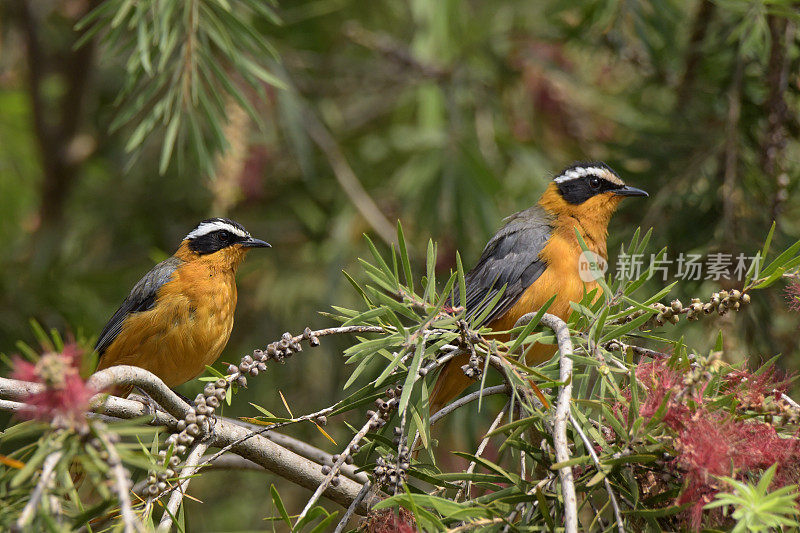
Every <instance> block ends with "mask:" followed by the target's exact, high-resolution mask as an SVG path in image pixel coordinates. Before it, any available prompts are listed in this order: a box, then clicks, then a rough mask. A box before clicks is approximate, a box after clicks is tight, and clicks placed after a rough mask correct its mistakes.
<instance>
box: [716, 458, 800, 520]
mask: <svg viewBox="0 0 800 533" xmlns="http://www.w3.org/2000/svg"><path fill="white" fill-rule="evenodd" d="M776 466H777V465H773V466H771V467H769V469H768V470H767V471H766V472H764V475H763V476H761V479H760V480H759V481H758V484H756V485H752V484H750V483H746V482H743V481H738V480H736V479H731V478H724V480H725V481H726V482H727V483H728V484H729V485H730V487H731V489H732V491H731V492H720V493H719V494H717V498H716V500H715V501H713V502H711V503H709V504H708V505H706V509H713V508H716V507H732V508H733V512H732V513H731V517H732V518H733V519H734V520H736V527H734V528H733V529H732V530H731V531H734V532H736V533H738V532H740V531H756V532H760V531H775V530H780V529H782V528H784V527H795V528H796V527H800V522H798V521H797V519H798V517H800V513H798V510H797V498H798V496H800V495H798V493H797V485H787V486H784V487H780V488H779V489H777V490H774V491H772V492H770V490H769V487H770V484H771V483H772V478H773V477H774V476H775V468H776Z"/></svg>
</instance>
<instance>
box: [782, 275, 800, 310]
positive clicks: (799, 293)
mask: <svg viewBox="0 0 800 533" xmlns="http://www.w3.org/2000/svg"><path fill="white" fill-rule="evenodd" d="M785 292H786V305H787V306H788V307H789V310H791V311H798V312H800V281H798V280H793V281H792V282H791V283H789V285H787V286H786V291H785Z"/></svg>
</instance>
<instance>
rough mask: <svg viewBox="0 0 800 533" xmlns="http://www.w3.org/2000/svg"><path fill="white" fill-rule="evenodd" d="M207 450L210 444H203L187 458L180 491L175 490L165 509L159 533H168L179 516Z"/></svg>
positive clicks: (196, 447)
mask: <svg viewBox="0 0 800 533" xmlns="http://www.w3.org/2000/svg"><path fill="white" fill-rule="evenodd" d="M207 449H208V444H206V443H203V442H201V443H200V444H198V445H197V446H195V447H194V449H193V450H192V452H191V453H190V454H189V457H187V458H186V464H185V465H184V467H183V470H181V475H180V480H179V481H178V484H177V486H176V488H177V489H178V490H173V491H172V494H171V495H170V497H169V502H167V507H166V508H165V509H164V515H163V516H162V517H161V523H160V524H158V531H160V532H166V531H169V530H170V528H171V527H172V521H173V518H174V517H175V516H177V514H178V509H180V506H181V503H182V502H183V497H184V495H185V494H186V489H188V488H189V481H191V479H192V476H193V475H194V474H195V472H197V470H199V469H200V464H201V463H200V462H201V460H202V457H203V454H204V453H206V450H207Z"/></svg>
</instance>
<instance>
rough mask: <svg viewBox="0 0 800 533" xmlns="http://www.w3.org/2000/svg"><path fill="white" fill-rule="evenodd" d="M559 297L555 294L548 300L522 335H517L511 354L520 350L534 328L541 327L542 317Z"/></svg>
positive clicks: (526, 326)
mask: <svg viewBox="0 0 800 533" xmlns="http://www.w3.org/2000/svg"><path fill="white" fill-rule="evenodd" d="M557 296H558V295H557V294H554V295H553V296H552V297H551V298H550V299H549V300H547V302H545V304H544V305H543V306H542V307H541V308H540V309H539V310H538V311H536V315H535V316H534V317H533V318H532V319H531V321H530V322H528V323H527V324H526V325H525V327H524V328H523V330H522V331H521V332H520V334H519V335H517V337H516V338H515V339H514V342H512V343H511V346H510V347H509V349H508V352H509V353H513V352H514V351H515V350H516V349H517V348H519V347H520V345H521V344H522V343H523V342H524V341H525V339H526V338H527V337H528V335H530V334H531V332H532V331H533V330H534V328H535V327H536V326H538V325H539V322H540V321H541V320H542V317H543V316H544V314H545V313H546V312H547V310H548V309H550V306H551V305H553V302H554V301H555V299H556V297H557Z"/></svg>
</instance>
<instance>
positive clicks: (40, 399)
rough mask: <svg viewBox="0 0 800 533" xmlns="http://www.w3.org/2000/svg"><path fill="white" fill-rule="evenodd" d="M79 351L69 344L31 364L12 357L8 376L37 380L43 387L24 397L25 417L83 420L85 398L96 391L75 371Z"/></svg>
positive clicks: (74, 421)
mask: <svg viewBox="0 0 800 533" xmlns="http://www.w3.org/2000/svg"><path fill="white" fill-rule="evenodd" d="M80 356H81V350H80V349H79V348H78V347H77V346H76V345H74V344H69V345H67V346H65V347H64V349H63V350H62V351H61V352H60V353H59V352H48V353H45V354H43V355H42V356H41V357H40V358H39V360H38V361H37V362H36V363H35V364H34V363H30V362H28V361H25V360H24V359H22V358H20V357H16V358H15V360H14V370H13V373H12V377H13V378H14V379H18V380H21V381H28V382H33V383H40V384H41V385H43V386H44V389H43V390H41V391H39V392H35V393H32V394H30V395H29V396H28V397H27V398H25V400H24V402H25V403H26V404H27V409H25V410H23V411H22V412H21V413H20V414H21V415H22V416H25V417H27V418H33V419H38V420H47V421H50V422H54V421H59V422H65V423H67V424H76V423H79V422H81V421H83V420H85V413H86V410H87V409H88V408H89V400H90V399H91V397H92V396H94V394H95V393H96V391H94V390H92V389H91V388H90V387H88V386H87V385H86V382H85V381H84V380H83V378H81V376H80V373H79V368H80V359H81V357H80Z"/></svg>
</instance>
